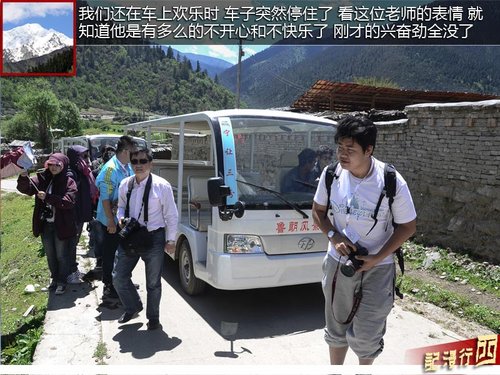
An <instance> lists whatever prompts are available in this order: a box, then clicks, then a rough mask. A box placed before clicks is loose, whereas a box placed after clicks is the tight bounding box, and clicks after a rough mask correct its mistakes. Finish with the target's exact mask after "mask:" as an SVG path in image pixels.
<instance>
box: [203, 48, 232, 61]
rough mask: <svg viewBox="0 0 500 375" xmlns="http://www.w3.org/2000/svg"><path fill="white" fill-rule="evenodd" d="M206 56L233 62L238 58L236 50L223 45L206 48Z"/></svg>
mask: <svg viewBox="0 0 500 375" xmlns="http://www.w3.org/2000/svg"><path fill="white" fill-rule="evenodd" d="M208 55H209V56H212V57H218V58H221V59H224V60H229V61H234V60H235V59H237V58H238V52H237V50H234V49H230V48H229V47H228V46H223V45H211V46H208Z"/></svg>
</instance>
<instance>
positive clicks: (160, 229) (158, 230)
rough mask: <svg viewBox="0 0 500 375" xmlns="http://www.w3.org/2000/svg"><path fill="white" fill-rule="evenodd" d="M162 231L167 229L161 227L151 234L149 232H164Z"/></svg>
mask: <svg viewBox="0 0 500 375" xmlns="http://www.w3.org/2000/svg"><path fill="white" fill-rule="evenodd" d="M162 230H165V227H160V228H158V229H155V230H152V231H151V232H149V233H156V232H160V231H162Z"/></svg>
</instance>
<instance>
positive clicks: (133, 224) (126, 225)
mask: <svg viewBox="0 0 500 375" xmlns="http://www.w3.org/2000/svg"><path fill="white" fill-rule="evenodd" d="M140 227H141V224H139V222H138V221H137V220H136V219H134V218H133V217H127V218H125V219H123V228H122V230H121V231H120V232H118V235H119V236H120V237H121V238H122V239H126V238H127V237H128V236H130V234H132V233H134V232H135V231H137V230H138V229H139V228H140Z"/></svg>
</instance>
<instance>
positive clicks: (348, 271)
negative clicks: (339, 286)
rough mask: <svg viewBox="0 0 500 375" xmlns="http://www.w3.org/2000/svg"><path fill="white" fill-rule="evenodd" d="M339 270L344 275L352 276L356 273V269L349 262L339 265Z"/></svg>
mask: <svg viewBox="0 0 500 375" xmlns="http://www.w3.org/2000/svg"><path fill="white" fill-rule="evenodd" d="M340 272H342V274H343V275H344V276H347V277H353V276H354V274H355V273H356V270H355V269H354V267H353V266H352V264H351V262H347V263H346V264H342V265H341V266H340Z"/></svg>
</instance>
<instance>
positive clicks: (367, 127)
mask: <svg viewBox="0 0 500 375" xmlns="http://www.w3.org/2000/svg"><path fill="white" fill-rule="evenodd" d="M344 138H352V139H354V140H355V141H356V142H358V143H359V145H360V146H361V148H362V149H363V151H366V149H367V148H368V146H373V149H375V143H376V141H377V127H376V126H375V124H374V123H373V121H372V120H370V119H369V118H368V117H366V116H357V117H356V116H352V115H347V116H346V117H344V118H343V119H342V120H340V121H339V124H338V126H337V132H336V133H335V143H337V144H338V143H339V140H341V139H344Z"/></svg>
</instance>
